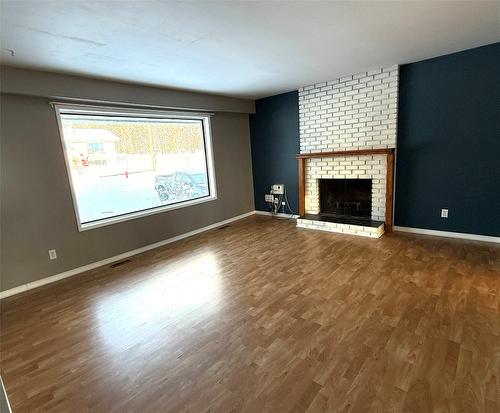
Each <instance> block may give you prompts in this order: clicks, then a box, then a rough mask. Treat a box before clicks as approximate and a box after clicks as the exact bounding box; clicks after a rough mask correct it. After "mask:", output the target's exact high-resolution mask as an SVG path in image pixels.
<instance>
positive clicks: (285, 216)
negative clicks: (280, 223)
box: [255, 211, 300, 219]
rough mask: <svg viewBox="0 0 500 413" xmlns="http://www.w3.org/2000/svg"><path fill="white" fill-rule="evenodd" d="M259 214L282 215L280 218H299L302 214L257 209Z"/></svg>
mask: <svg viewBox="0 0 500 413" xmlns="http://www.w3.org/2000/svg"><path fill="white" fill-rule="evenodd" d="M255 213H256V214H257V215H269V216H273V217H280V218H293V219H297V218H299V217H300V215H294V214H283V213H282V212H278V213H277V214H274V213H272V212H269V211H255Z"/></svg>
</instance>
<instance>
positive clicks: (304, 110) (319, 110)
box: [299, 66, 399, 153]
mask: <svg viewBox="0 0 500 413" xmlns="http://www.w3.org/2000/svg"><path fill="white" fill-rule="evenodd" d="M398 82H399V70H398V66H392V67H389V68H387V69H379V70H373V71H370V72H365V73H360V74H357V75H352V76H346V77H342V78H340V79H335V80H331V81H329V82H323V83H317V84H315V85H311V86H306V87H303V88H300V89H299V120H300V152H301V153H309V152H330V151H337V150H354V149H367V148H394V147H396V120H397V107H398Z"/></svg>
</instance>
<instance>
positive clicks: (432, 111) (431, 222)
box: [395, 43, 500, 236]
mask: <svg viewBox="0 0 500 413" xmlns="http://www.w3.org/2000/svg"><path fill="white" fill-rule="evenodd" d="M396 174H397V175H396V203H395V206H396V208H395V224H396V225H400V226H407V227H416V228H427V229H433V230H443V231H453V232H464V233H473V234H482V235H492V236H500V43H495V44H493V45H489V46H484V47H480V48H476V49H471V50H467V51H464V52H460V53H454V54H451V55H447V56H442V57H438V58H435V59H430V60H425V61H421V62H417V63H412V64H408V65H404V66H401V68H400V86H399V114H398V150H397V167H396ZM441 208H448V209H449V218H448V219H443V218H441V217H440V212H441Z"/></svg>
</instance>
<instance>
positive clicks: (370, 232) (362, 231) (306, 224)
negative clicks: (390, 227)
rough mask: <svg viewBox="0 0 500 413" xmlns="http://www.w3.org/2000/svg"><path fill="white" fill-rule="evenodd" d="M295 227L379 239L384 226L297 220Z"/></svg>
mask: <svg viewBox="0 0 500 413" xmlns="http://www.w3.org/2000/svg"><path fill="white" fill-rule="evenodd" d="M297 226H298V227H300V228H306V229H316V230H320V231H329V232H339V233H341V234H351V235H360V236H362V237H370V238H380V237H381V236H382V234H383V233H384V224H380V225H379V226H378V227H376V228H373V227H365V226H361V225H349V224H338V223H335V222H325V221H314V220H310V219H302V218H298V219H297Z"/></svg>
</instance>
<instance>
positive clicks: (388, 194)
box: [297, 148, 394, 232]
mask: <svg viewBox="0 0 500 413" xmlns="http://www.w3.org/2000/svg"><path fill="white" fill-rule="evenodd" d="M363 155H385V156H386V157H387V179H386V189H385V231H386V232H392V221H393V197H394V148H382V149H359V150H353V151H336V152H312V153H301V154H298V155H297V160H298V162H299V214H300V216H303V215H305V213H306V160H307V159H310V158H334V157H338V156H363Z"/></svg>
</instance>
